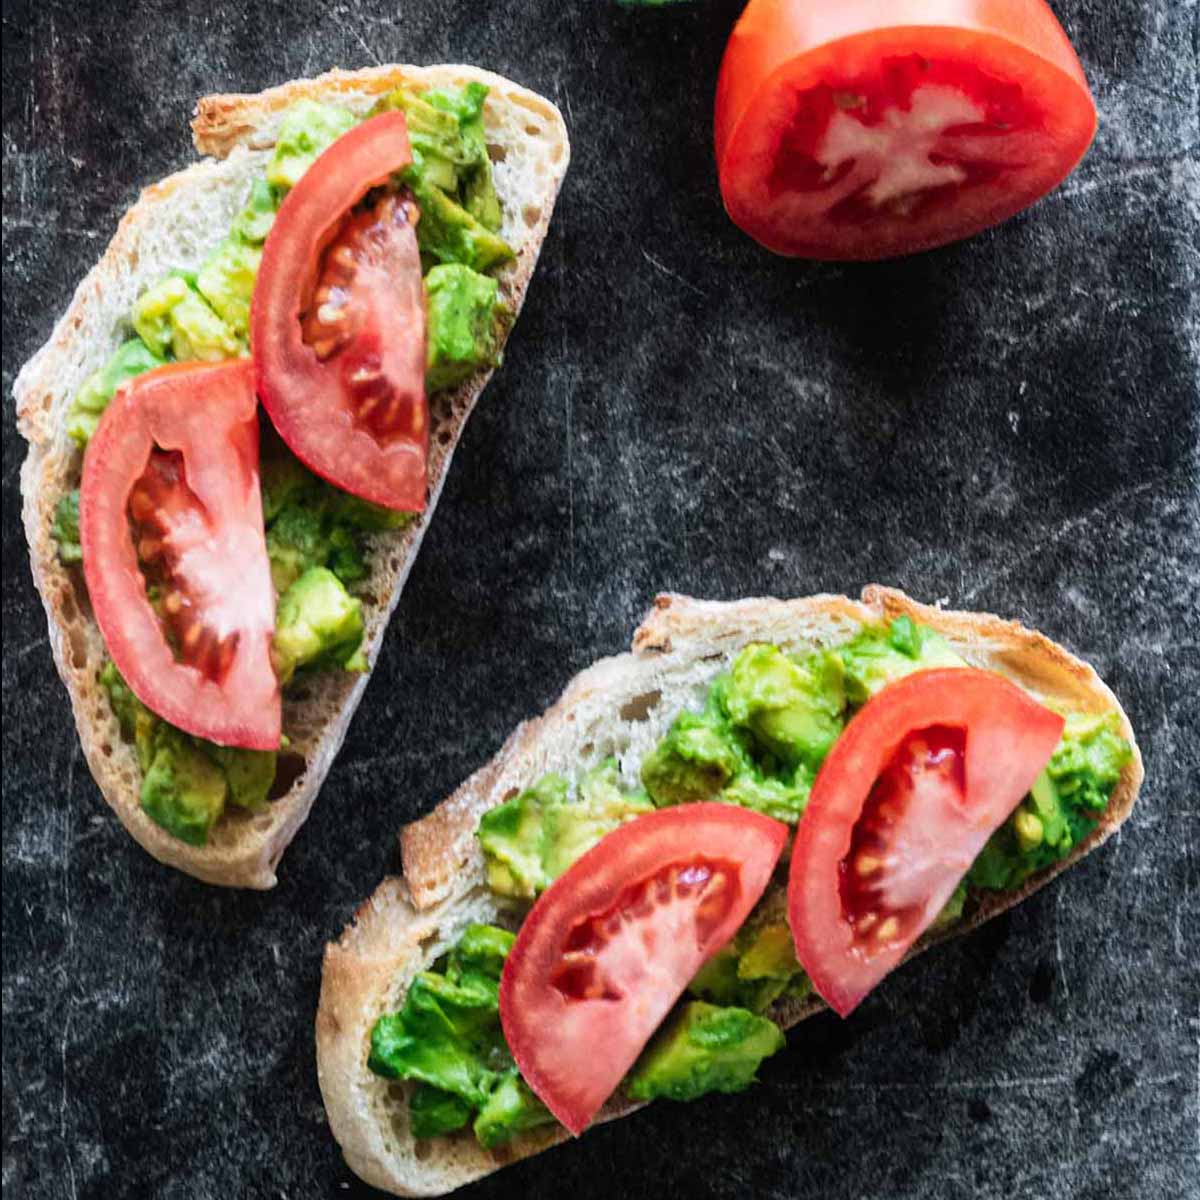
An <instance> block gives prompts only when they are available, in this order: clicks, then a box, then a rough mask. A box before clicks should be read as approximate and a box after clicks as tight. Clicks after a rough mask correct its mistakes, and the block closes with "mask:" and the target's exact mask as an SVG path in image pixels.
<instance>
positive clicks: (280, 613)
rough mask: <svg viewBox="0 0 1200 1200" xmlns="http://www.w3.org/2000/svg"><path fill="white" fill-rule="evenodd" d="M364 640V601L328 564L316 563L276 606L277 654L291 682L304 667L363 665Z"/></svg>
mask: <svg viewBox="0 0 1200 1200" xmlns="http://www.w3.org/2000/svg"><path fill="white" fill-rule="evenodd" d="M362 639H363V619H362V602H361V601H360V600H358V599H356V598H355V597H353V596H351V595H350V593H349V592H347V591H346V588H345V585H344V584H343V583H342V581H341V580H340V579H338V577H337V576H336V575H335V574H334V573H333V572H332V571H330V570H329V569H328V568H327V567H310V568H309V569H308V570H307V571H305V572H304V574H303V575H301V576H300V578H299V579H297V580H296V582H295V583H293V584H292V585H291V587H289V588H288V590H287V591H286V592H284V594H283V595H282V596H281V597H280V600H279V607H278V609H277V610H276V615H275V638H274V642H273V644H272V653H273V657H274V659H275V664H276V669H277V671H278V673H279V680H280V682H281V683H282V684H284V685H286V684H287V683H288V682H289V681H290V680H291V678H292V676H293V675H294V674H295V673H296V671H297V670H299V669H300V668H301V667H321V666H336V667H346V668H348V669H349V668H351V664H352V663H353V664H354V666H356V667H357V666H358V661H357V659H356V655H357V654H358V651H359V648H360V647H361V645H362ZM359 657H361V656H359ZM360 669H363V670H365V669H366V664H365V661H364V662H363V663H362V665H361V668H360Z"/></svg>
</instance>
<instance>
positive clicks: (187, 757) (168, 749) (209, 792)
mask: <svg viewBox="0 0 1200 1200" xmlns="http://www.w3.org/2000/svg"><path fill="white" fill-rule="evenodd" d="M228 793H229V788H228V785H227V784H226V782H225V775H224V774H223V773H222V771H221V768H220V767H218V766H217V764H216V763H214V762H213V761H212V759H211V758H209V757H208V755H206V754H205V753H203V751H201V750H199V749H198V748H197V747H196V746H195V745H194V744H193V743H192V741H191V740H190V739H189V738H188V737H187V735H186V734H184V733H182V732H180V730H178V729H175V728H174V727H173V726H171V725H167V724H166V723H165V722H159V726H158V730H157V736H156V738H155V747H154V757H153V759H152V761H151V762H150V766H149V769H148V770H147V771H146V774H145V777H144V778H143V779H142V791H141V804H142V808H143V809H145V811H146V812H147V814H148V815H149V816H150V817H151V819H152V820H154V821H156V822H157V823H158V824H159V825H161V826H162V827H163V828H164V829H165V830H167V832H168V833H172V834H174V835H175V836H176V837H177V838H179V839H180V840H181V841H184V842H187V843H188V844H189V845H191V846H203V845H204V844H205V843H206V842H207V841H208V834H209V830H211V829H212V827H213V826H214V825H215V824H216V823H217V820H218V819H219V818H220V816H221V814H222V813H223V812H224V811H225V800H226V797H227V796H228Z"/></svg>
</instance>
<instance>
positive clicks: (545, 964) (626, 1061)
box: [500, 803, 788, 1134]
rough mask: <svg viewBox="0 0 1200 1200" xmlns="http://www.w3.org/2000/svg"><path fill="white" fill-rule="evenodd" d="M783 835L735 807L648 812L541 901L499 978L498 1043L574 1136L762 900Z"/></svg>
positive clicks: (777, 826) (604, 842)
mask: <svg viewBox="0 0 1200 1200" xmlns="http://www.w3.org/2000/svg"><path fill="white" fill-rule="evenodd" d="M787 836H788V828H787V826H786V825H783V824H782V823H780V822H779V821H772V820H771V819H770V818H769V817H764V816H761V815H760V814H758V813H754V812H750V811H748V810H746V809H742V808H738V807H736V806H734V805H732V804H712V803H710V804H689V805H684V806H682V807H679V808H671V809H664V810H662V811H661V812H655V813H647V814H646V816H644V817H637V818H635V819H634V820H632V821H630V822H629V823H628V824H626V825H622V826H621V827H620V828H619V829H617V830H615V831H614V832H612V833H610V834H608V835H607V836H605V837H604V838H602V839H601V840H600V841H599V842H598V843H597V844H596V845H595V846H594V847H593V848H592V849H591V850H589V851H588V852H587V853H586V854H585V855H584V856H583V857H582V858H580V859H579V861H578V862H576V863H575V864H574V866H572V867H571V869H570V870H569V871H567V872H566V873H565V874H563V875H561V876H560V877H559V878H558V879H557V880H555V882H554V883H552V884H551V885H550V887H549V888H547V889H546V891H545V892H544V893H543V894H542V896H541V898H540V899H539V900H538V901H537V903H536V904H535V905H534V906H533V908H532V910H531V911H530V913H529V915H528V916H527V917H526V918H525V922H524V924H523V925H522V926H521V931H520V933H518V934H517V940H516V942H515V943H514V944H513V948H512V950H511V951H510V952H509V955H508V959H507V961H506V962H505V964H504V973H503V974H502V976H501V978H500V1021H501V1024H502V1026H503V1028H504V1037H505V1040H506V1041H507V1043H508V1046H509V1049H510V1050H511V1051H512V1053H513V1057H514V1058H515V1059H516V1063H517V1066H518V1067H519V1068H520V1071H521V1074H522V1075H523V1076H524V1078H525V1080H526V1082H527V1083H528V1084H529V1086H530V1087H531V1088H532V1089H533V1090H534V1091H535V1092H536V1093H537V1094H538V1096H540V1097H541V1099H542V1100H543V1102H544V1103H545V1105H546V1107H547V1108H549V1109H550V1111H551V1112H552V1113H553V1114H554V1115H555V1116H556V1117H557V1118H558V1119H559V1120H560V1121H561V1122H562V1123H563V1124H564V1125H565V1126H566V1127H567V1128H568V1129H569V1130H570V1131H571V1132H572V1133H574V1134H580V1133H582V1132H583V1130H584V1129H585V1128H586V1127H587V1125H588V1123H589V1122H590V1121H591V1120H592V1118H593V1117H594V1116H595V1115H596V1113H597V1112H598V1111H599V1110H600V1107H601V1106H602V1105H603V1104H604V1102H605V1100H607V1099H608V1097H609V1096H611V1095H612V1093H613V1092H614V1091H615V1090H616V1087H617V1085H618V1084H619V1083H620V1082H621V1079H622V1078H623V1077H624V1075H625V1073H626V1072H627V1071H628V1070H629V1068H630V1067H631V1066H633V1063H634V1061H635V1060H636V1059H637V1057H638V1055H639V1054H640V1053H641V1051H642V1048H643V1047H644V1046H645V1045H646V1043H647V1041H649V1039H650V1036H651V1034H653V1033H654V1031H655V1029H657V1028H658V1026H659V1024H660V1023H661V1022H662V1019H663V1018H664V1017H665V1016H666V1015H667V1013H668V1012H669V1011H670V1010H671V1007H672V1005H674V1003H675V1001H676V1000H678V999H679V997H680V996H681V995H682V994H683V991H684V989H685V988H686V987H687V985H688V983H689V982H690V981H691V979H692V977H693V976H694V975H695V974H696V972H697V971H698V970H699V969H700V967H701V966H702V965H703V964H704V962H706V961H707V960H708V959H709V958H710V957H711V956H712V955H713V954H715V953H716V952H717V951H718V950H719V949H720V948H721V947H722V946H724V945H725V943H726V942H728V941H729V939H730V938H732V937H733V935H734V934H735V933H736V932H737V930H738V927H739V926H740V925H741V924H742V922H743V921H744V920H745V919H746V915H747V914H748V913H749V912H750V909H751V908H753V907H754V904H755V903H756V902H757V900H758V898H759V897H760V896H761V895H762V893H763V890H764V889H765V888H766V886H767V883H768V882H769V881H770V878H771V872H772V871H773V870H774V868H775V864H776V862H778V860H779V856H780V854H781V853H782V852H783V847H784V843H785V842H786V841H787Z"/></svg>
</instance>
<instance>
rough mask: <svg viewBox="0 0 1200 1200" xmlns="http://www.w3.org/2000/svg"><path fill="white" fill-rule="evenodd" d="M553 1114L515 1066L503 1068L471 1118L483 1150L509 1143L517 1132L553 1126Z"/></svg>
mask: <svg viewBox="0 0 1200 1200" xmlns="http://www.w3.org/2000/svg"><path fill="white" fill-rule="evenodd" d="M553 1124H554V1114H553V1113H552V1112H551V1111H550V1110H549V1109H548V1108H547V1107H546V1106H545V1105H544V1104H543V1103H542V1102H541V1101H540V1100H539V1099H538V1098H537V1096H535V1095H534V1094H533V1092H532V1091H531V1090H530V1088H529V1085H528V1084H527V1083H526V1082H525V1081H524V1080H523V1079H522V1078H521V1076H520V1075H519V1074H518V1073H517V1070H516V1068H515V1067H513V1068H511V1069H510V1070H508V1071H506V1072H505V1073H504V1074H503V1075H502V1076H501V1077H500V1082H499V1083H498V1084H497V1085H496V1087H495V1088H494V1089H493V1090H492V1093H491V1095H490V1096H488V1098H487V1100H486V1101H485V1102H484V1105H483V1107H482V1108H481V1109H480V1110H479V1116H477V1117H476V1118H475V1124H474V1130H475V1137H476V1139H477V1140H478V1142H479V1144H480V1145H481V1146H482V1147H483V1148H484V1149H485V1150H491V1149H494V1148H495V1147H496V1146H499V1145H502V1144H503V1143H504V1142H510V1141H512V1139H513V1138H514V1137H516V1135H517V1134H518V1133H523V1132H525V1131H526V1130H528V1129H537V1128H538V1127H539V1126H541V1125H553Z"/></svg>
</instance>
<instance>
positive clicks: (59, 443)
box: [13, 65, 570, 888]
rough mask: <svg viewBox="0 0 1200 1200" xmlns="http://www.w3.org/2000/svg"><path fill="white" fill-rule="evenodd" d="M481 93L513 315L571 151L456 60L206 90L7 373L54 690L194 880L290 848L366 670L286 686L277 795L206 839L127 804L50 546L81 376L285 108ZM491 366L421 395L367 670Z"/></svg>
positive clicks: (544, 117)
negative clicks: (422, 503) (181, 152)
mask: <svg viewBox="0 0 1200 1200" xmlns="http://www.w3.org/2000/svg"><path fill="white" fill-rule="evenodd" d="M472 84H476V85H483V86H484V87H486V88H487V89H488V94H487V98H486V101H485V103H484V106H483V113H482V118H483V125H484V131H485V138H486V142H487V146H488V153H489V157H490V158H491V159H492V161H493V164H494V166H493V174H494V180H495V187H496V192H497V194H498V197H499V200H500V206H501V214H500V216H501V224H500V230H499V232H500V235H501V236H502V237H503V238H504V239H505V240H506V241H507V242H508V244H509V245H510V246H511V247H512V250H513V252H514V258H513V260H512V261H511V262H508V263H506V264H505V265H503V266H501V267H500V269H499V270H498V272H497V273H496V278H497V279H498V281H499V285H500V295H501V299H502V301H503V303H504V304H505V305H506V306H507V308H508V310H509V311H510V312H511V314H512V315H513V316H515V315H516V313H517V312H518V311H519V309H520V307H521V304H522V302H523V300H524V296H525V290H526V288H527V287H528V284H529V280H530V278H531V276H532V274H533V270H534V267H535V265H536V262H537V257H538V253H539V251H540V249H541V244H542V241H543V239H544V238H545V235H546V230H547V228H548V225H549V221H550V218H551V214H552V211H553V207H554V201H555V198H556V195H557V192H558V187H559V185H560V183H561V181H562V178H563V175H564V173H565V171H566V168H567V164H568V161H569V157H570V148H569V144H568V140H567V134H566V129H565V126H564V124H563V121H562V117H561V115H560V114H559V112H558V110H557V109H556V108H555V107H554V105H553V104H551V103H550V102H549V101H547V100H545V99H543V98H542V97H540V96H538V95H536V94H535V93H533V92H531V91H529V90H527V89H525V88H523V87H520V86H519V85H517V84H515V83H512V82H510V81H508V80H505V79H503V78H501V77H499V76H497V75H493V74H491V73H489V72H486V71H482V70H478V69H476V68H474V67H469V66H454V65H444V66H433V67H408V66H385V67H377V68H371V69H368V70H363V71H355V72H345V71H333V72H330V73H329V74H326V75H323V76H321V77H320V78H317V79H312V80H298V81H294V82H291V83H287V84H284V85H282V86H280V87H276V88H272V89H269V90H268V91H265V92H262V93H260V94H258V95H227V96H210V97H206V98H204V99H202V100H200V102H199V103H198V105H197V108H196V115H195V117H194V119H193V122H192V129H193V138H194V142H195V145H196V148H197V150H198V151H199V152H200V153H201V154H203V155H207V156H210V157H208V158H206V159H205V160H204V161H202V162H199V163H197V164H195V165H193V166H191V167H188V168H187V169H185V170H183V171H180V172H179V173H177V174H175V175H173V176H171V177H169V178H167V179H165V180H163V181H161V182H160V183H157V184H154V185H152V186H151V187H149V188H147V189H146V190H145V191H144V192H143V194H142V196H141V198H140V199H139V201H138V202H137V204H135V205H134V207H133V208H132V209H131V210H130V211H129V212H128V213H127V214H126V216H125V217H124V219H123V220H122V221H121V224H120V226H119V228H118V230H117V233H116V235H115V237H114V238H113V240H112V242H111V243H110V245H109V247H108V249H107V250H106V251H105V253H104V255H103V257H102V258H101V260H100V262H99V263H98V264H97V265H96V266H95V267H94V268H93V269H92V271H91V272H89V274H88V275H87V277H86V278H85V279H84V280H83V282H82V283H81V284H80V285H79V287H78V289H77V291H76V293H75V296H74V298H73V300H72V302H71V304H70V306H69V307H68V309H67V311H66V313H65V314H64V315H63V317H62V318H61V319H60V320H59V322H58V323H57V325H56V326H55V329H54V331H53V333H52V335H51V337H50V339H49V341H48V342H47V343H46V344H45V345H44V346H43V347H42V348H41V349H40V350H39V351H38V352H37V354H35V355H34V357H33V358H32V359H31V360H30V361H29V362H28V363H27V364H26V365H25V367H24V368H23V369H22V371H21V372H20V374H19V375H18V377H17V380H16V383H15V384H14V389H13V390H14V394H15V397H16V401H17V413H18V422H19V427H20V430H21V433H22V434H23V435H24V436H25V438H26V439H27V441H28V442H29V450H28V453H27V456H26V459H25V462H24V465H23V468H22V473H21V492H22V496H23V500H24V504H23V519H24V523H25V529H26V537H27V540H28V542H29V547H30V558H31V564H32V569H33V576H34V581H35V583H36V585H37V587H38V591H39V592H40V594H41V596H42V600H43V603H44V606H45V609H46V615H47V620H48V625H49V635H50V645H51V648H52V652H53V655H54V660H55V664H56V666H57V668H58V670H59V673H60V675H61V676H62V678H63V681H64V683H65V684H66V686H67V690H68V692H69V694H70V697H71V704H72V709H73V711H74V714H75V720H76V725H77V728H78V731H79V736H80V740H81V742H82V745H83V749H84V754H85V756H86V758H87V761H88V765H89V767H90V768H91V771H92V774H93V775H94V777H95V778H96V781H97V783H98V784H99V786H100V789H101V792H102V793H103V794H104V797H105V799H106V800H107V801H108V803H109V804H110V805H111V807H112V808H113V809H114V810H115V811H116V813H117V815H118V816H119V818H120V819H121V821H122V823H123V824H124V825H125V826H126V828H127V829H128V830H129V832H130V833H131V834H132V835H133V836H134V837H135V838H136V839H137V841H138V842H140V843H141V845H142V846H143V847H145V848H146V849H147V850H148V851H149V852H150V853H151V854H153V855H154V856H155V857H156V858H158V859H159V860H160V861H162V862H165V863H168V864H170V865H171V866H174V867H177V868H179V869H180V870H183V871H185V872H187V873H188V874H191V875H193V876H195V877H197V878H199V879H202V880H204V881H206V882H209V883H214V884H222V885H227V886H238V887H252V888H268V887H271V886H273V885H274V883H275V869H276V866H277V864H278V862H279V858H280V856H281V855H282V853H283V851H284V849H285V848H286V846H287V844H288V843H289V842H290V841H291V839H292V837H293V836H294V835H295V833H296V830H297V829H298V828H299V826H300V825H301V824H302V823H303V821H304V819H305V817H306V816H307V814H308V811H309V809H310V807H311V805H312V803H313V801H314V799H315V798H316V794H317V791H318V790H319V788H320V786H321V783H322V781H323V779H324V777H325V774H326V772H327V771H328V769H329V766H330V764H331V763H332V761H333V758H334V756H335V755H336V753H337V750H338V748H339V746H340V744H341V742H342V739H343V737H344V736H345V733H346V729H347V727H348V725H349V722H350V719H351V717H352V715H353V712H354V709H355V707H356V705H357V703H358V701H359V698H360V697H361V695H362V691H363V688H364V686H365V683H366V675H365V674H363V673H349V672H345V671H322V672H320V673H316V674H312V675H310V676H308V677H307V678H306V679H305V680H304V681H303V685H302V686H301V687H298V688H296V689H294V690H293V691H292V692H291V693H290V694H287V695H285V699H284V714H283V728H284V733H285V735H286V737H287V739H288V747H287V755H286V759H285V758H284V756H281V769H280V773H279V775H278V776H277V779H276V791H275V793H274V797H275V798H273V799H272V800H271V801H270V802H269V803H268V804H267V805H266V806H265V807H263V808H261V809H260V810H259V811H256V812H250V811H241V810H238V809H236V808H232V807H230V808H228V809H227V811H226V812H225V814H224V815H223V816H222V817H221V819H220V820H219V821H218V822H217V823H216V824H215V826H214V827H213V828H212V829H211V831H210V833H209V835H208V838H207V842H206V844H204V845H191V844H189V843H187V842H186V841H183V840H181V839H180V838H179V837H176V836H173V835H172V834H171V833H169V832H168V831H167V830H166V829H164V828H163V827H162V826H161V825H160V824H158V823H156V822H155V821H154V820H152V819H151V818H150V816H148V815H147V813H146V811H144V808H143V806H142V804H141V803H140V801H139V791H140V788H141V785H142V776H143V771H142V768H141V767H140V766H139V762H138V757H137V750H136V748H135V746H134V745H133V744H132V743H131V741H130V740H129V739H128V738H127V737H123V736H122V731H121V727H120V723H119V721H118V718H117V714H116V712H115V711H114V708H113V704H112V702H111V700H110V692H109V689H108V688H106V686H105V685H104V683H103V682H102V679H101V676H102V673H104V671H105V669H106V667H108V668H109V669H110V670H111V665H110V664H109V663H108V660H107V652H106V648H105V644H104V640H103V638H102V637H101V634H100V630H99V627H98V626H97V624H96V622H95V619H94V616H93V613H92V610H91V607H90V604H89V600H88V595H87V589H86V586H85V584H84V580H83V574H82V571H81V570H80V569H79V567H78V566H73V565H70V564H69V563H64V562H63V561H62V560H61V559H60V556H59V553H58V545H57V544H56V541H55V536H54V532H55V519H56V510H57V509H58V508H59V505H60V503H61V502H62V501H63V499H64V497H67V496H69V495H70V493H71V492H72V491H73V490H74V489H76V488H77V487H78V486H79V479H80V473H81V464H82V454H81V452H80V450H79V448H78V446H77V445H76V444H75V442H73V441H72V440H71V438H70V437H69V436H68V434H67V429H66V426H67V414H68V410H69V409H70V407H71V405H72V403H73V400H74V399H75V397H76V396H77V394H78V393H79V391H80V389H81V387H82V386H83V385H84V383H85V381H87V380H88V379H89V378H90V377H91V376H92V375H93V373H94V372H95V371H96V370H97V369H98V368H100V367H101V366H102V365H103V364H104V363H105V362H106V361H108V360H109V359H110V356H111V355H112V354H113V352H114V350H115V349H116V348H117V347H118V345H120V344H121V342H122V341H123V339H124V337H126V336H127V321H128V314H129V312H130V311H131V310H132V308H133V306H134V304H135V302H136V301H137V300H138V298H139V297H141V296H143V295H144V294H145V293H146V291H147V289H148V288H151V287H153V286H154V285H155V284H156V283H158V282H159V281H160V280H161V279H162V278H163V276H164V273H166V272H168V271H173V270H178V269H181V268H182V269H183V270H185V271H195V270H196V269H197V268H198V267H199V266H200V265H201V264H202V263H203V262H204V260H205V259H206V257H207V256H208V255H209V254H210V253H211V252H212V251H213V248H214V246H216V245H217V244H219V243H220V242H221V241H222V239H223V238H225V236H226V234H227V233H228V232H229V230H230V227H231V223H232V222H233V221H234V220H235V218H236V217H237V215H238V213H239V212H240V211H241V210H242V208H243V206H244V205H245V204H246V201H247V194H248V193H249V192H250V191H251V188H252V185H253V184H254V182H255V181H256V180H258V179H261V178H262V176H263V174H264V171H265V170H266V169H267V165H268V163H269V162H270V159H271V155H272V152H273V148H274V146H275V142H276V138H277V135H278V133H279V130H280V125H281V122H282V121H283V120H284V118H285V116H286V114H287V111H288V110H289V109H290V108H292V107H293V106H294V105H295V104H297V102H300V101H306V100H308V101H317V102H323V103H333V104H336V105H338V106H340V107H341V108H344V109H347V110H349V111H350V112H351V113H353V114H355V115H356V116H362V115H364V114H365V113H366V112H368V111H369V110H370V109H371V108H372V107H373V106H374V105H375V104H376V103H377V102H378V101H379V100H380V99H381V98H382V97H384V96H386V95H388V94H389V93H392V92H393V91H395V89H397V88H401V87H405V88H408V89H412V90H416V91H417V92H423V91H425V90H427V89H455V88H464V87H466V86H468V85H472ZM490 375H491V368H490V367H487V368H483V369H480V370H478V371H476V372H475V373H474V374H473V375H471V377H470V378H468V379H466V380H465V382H462V383H460V384H459V385H458V386H456V387H453V388H451V389H449V390H444V391H441V392H438V393H436V394H434V395H433V396H431V398H430V409H431V422H432V428H431V436H430V450H429V467H428V500H427V505H426V509H425V511H424V512H423V513H421V514H420V516H419V517H417V518H416V519H415V520H413V521H411V522H410V523H409V524H407V525H406V526H405V527H404V528H401V529H391V530H383V531H379V532H376V533H371V534H369V535H368V536H367V538H366V542H367V553H366V563H367V574H366V578H365V579H363V580H362V581H361V582H360V583H359V584H358V585H357V586H356V588H355V594H356V597H357V598H358V600H360V601H361V606H362V619H363V624H364V626H365V632H364V637H363V643H362V647H363V650H364V652H365V656H366V661H367V663H368V664H369V663H372V662H373V661H374V659H375V656H376V654H377V651H378V647H379V642H380V639H381V637H382V636H383V631H384V629H385V628H386V625H387V621H388V618H389V616H390V615H391V612H392V610H393V609H394V607H395V605H396V602H397V600H398V598H399V594H400V589H401V588H402V587H403V584H404V581H405V579H406V577H407V575H408V572H409V570H410V569H411V566H412V562H413V559H414V557H415V555H416V553H417V550H418V549H419V547H420V543H421V539H422V537H423V535H424V532H425V528H426V525H427V523H428V521H429V520H430V519H431V517H432V514H433V510H434V507H435V505H436V502H437V499H438V496H439V495H440V492H441V488H442V485H443V483H444V481H445V476H446V472H447V469H448V467H449V464H450V459H451V456H452V454H453V452H454V448H455V446H456V445H457V443H458V439H459V436H460V435H461V432H462V429H463V426H464V424H465V422H466V419H467V417H468V416H469V415H470V412H471V409H472V408H473V406H474V404H475V401H476V400H477V399H478V397H479V394H480V392H481V391H482V390H483V387H484V386H485V384H486V383H487V380H488V378H489V377H490Z"/></svg>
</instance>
